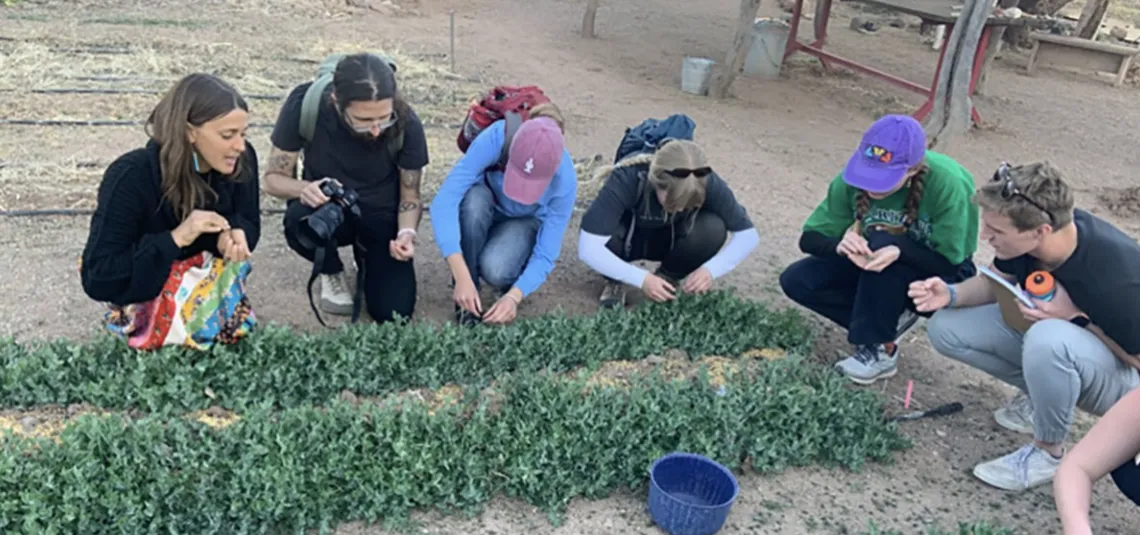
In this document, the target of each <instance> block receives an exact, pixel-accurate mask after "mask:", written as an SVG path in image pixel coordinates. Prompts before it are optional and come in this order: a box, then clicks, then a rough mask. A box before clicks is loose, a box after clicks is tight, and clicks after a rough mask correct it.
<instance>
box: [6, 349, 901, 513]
mask: <svg viewBox="0 0 1140 535" xmlns="http://www.w3.org/2000/svg"><path fill="white" fill-rule="evenodd" d="M643 343H647V342H643ZM750 366H751V367H742V368H741V369H740V371H738V372H737V373H733V374H731V375H729V376H727V377H726V378H725V388H724V389H723V390H722V391H719V392H718V390H717V389H716V388H713V387H712V384H711V383H710V382H709V380H708V375H707V374H706V373H700V374H698V375H697V376H695V377H692V378H688V379H679V378H677V377H673V376H667V375H665V374H662V373H657V372H654V371H650V372H647V373H645V374H642V375H639V376H636V377H633V378H631V379H630V380H629V381H628V382H627V383H626V384H624V385H622V386H613V387H598V386H596V385H595V386H594V387H590V388H588V387H587V386H588V385H587V381H588V379H587V377H586V374H585V373H584V372H583V373H569V374H566V373H562V374H556V373H551V372H549V371H542V372H538V373H534V372H531V371H529V370H515V371H514V372H504V373H503V374H502V375H501V376H500V377H499V379H498V380H496V381H494V382H493V384H490V385H489V386H487V387H485V388H477V387H473V386H467V387H465V388H464V389H463V390H462V393H461V395H460V396H459V399H458V400H457V401H456V403H454V404H445V405H444V406H441V407H437V408H435V409H433V410H429V407H428V405H426V404H424V403H423V402H417V401H415V400H412V399H410V398H407V397H400V396H389V397H386V398H381V399H378V400H374V401H369V402H363V403H351V402H347V401H342V400H338V399H332V400H330V401H329V402H328V403H326V404H324V405H321V406H315V405H299V406H295V407H289V408H284V409H274V408H271V407H255V408H251V409H250V410H249V411H248V412H247V413H245V414H243V416H242V418H241V419H240V420H239V421H237V422H236V423H234V424H232V425H230V426H227V427H224V428H211V427H209V426H206V425H204V424H201V423H198V422H196V421H193V420H189V419H184V418H167V417H164V416H163V415H161V414H151V415H146V416H143V417H140V418H137V419H132V418H130V417H127V416H124V415H121V414H120V415H95V414H91V415H85V416H82V417H80V418H79V419H78V420H77V421H75V422H73V423H72V424H71V425H70V426H68V427H67V428H66V429H65V430H64V431H63V433H62V435H60V437H59V440H58V441H53V440H48V439H34V438H19V437H9V438H7V439H5V440H3V441H0V532H4V533H87V534H99V533H128V534H134V533H138V534H142V533H203V534H205V533H240V534H246V533H303V532H304V531H305V530H309V529H317V530H319V531H320V532H322V533H326V532H328V531H329V530H331V529H333V528H335V527H336V526H337V525H338V524H340V523H342V522H346V521H365V522H376V521H380V520H393V519H401V518H406V517H407V515H408V513H409V512H410V511H412V510H414V509H419V508H436V509H439V510H441V511H444V512H451V513H456V512H465V513H468V514H473V513H478V512H479V511H480V508H481V507H483V506H484V505H485V504H486V502H487V501H488V500H490V499H491V498H492V497H494V496H496V495H498V494H503V495H507V496H513V497H517V498H520V499H522V500H525V501H526V502H528V503H530V504H533V505H534V506H536V507H539V508H541V509H543V510H545V511H546V512H547V513H548V514H549V515H550V518H551V519H552V520H553V521H555V522H558V521H559V518H560V515H561V513H562V512H563V511H564V510H565V507H566V505H567V503H568V502H569V501H570V500H571V499H572V498H574V497H577V496H582V497H587V498H600V497H604V496H607V495H609V494H610V493H612V492H614V491H616V490H621V489H625V490H632V491H639V490H643V487H644V485H645V484H646V481H647V468H648V466H649V464H650V463H651V462H652V460H653V459H655V458H657V457H658V456H660V455H663V454H665V453H667V452H670V451H677V450H684V451H691V452H697V453H701V454H704V455H708V456H710V457H711V458H714V459H716V460H718V461H720V462H722V463H724V464H726V465H727V466H729V467H731V468H732V469H734V470H738V471H739V470H748V469H750V470H754V471H759V472H773V471H779V470H783V469H785V468H787V467H791V466H800V465H807V464H823V465H830V466H834V467H837V468H841V469H849V470H858V469H859V468H861V467H862V466H863V465H864V463H866V462H868V461H872V462H883V461H887V460H888V459H889V456H890V454H891V452H893V451H895V450H898V449H900V448H905V447H907V446H908V445H909V443H908V442H907V441H906V440H905V439H904V438H902V437H901V436H900V435H899V434H898V433H897V430H896V427H895V425H896V424H893V423H888V422H886V421H884V419H883V418H882V400H881V399H880V397H879V396H878V395H877V394H875V393H873V392H871V391H867V390H856V389H851V388H849V387H847V385H846V384H845V383H844V382H843V380H842V379H841V378H839V377H838V376H836V375H835V374H834V373H831V372H829V371H828V370H826V369H821V368H819V367H817V366H815V365H812V364H809V363H807V362H806V361H805V360H804V359H802V358H794V357H793V358H788V359H784V360H781V361H774V362H767V361H763V360H757V361H752V364H751V365H750Z"/></svg>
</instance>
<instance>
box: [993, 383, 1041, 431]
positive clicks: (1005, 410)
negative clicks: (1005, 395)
mask: <svg viewBox="0 0 1140 535" xmlns="http://www.w3.org/2000/svg"><path fill="white" fill-rule="evenodd" d="M994 421H996V422H997V423H998V425H1000V426H1002V427H1004V428H1006V429H1009V430H1010V431H1016V432H1018V433H1024V434H1026V435H1032V434H1033V402H1032V401H1030V399H1029V395H1028V394H1026V393H1025V392H1020V391H1019V392H1018V393H1017V395H1016V396H1014V397H1013V399H1012V400H1010V401H1009V403H1006V404H1005V406H1004V407H1002V408H1000V409H998V410H996V411H994Z"/></svg>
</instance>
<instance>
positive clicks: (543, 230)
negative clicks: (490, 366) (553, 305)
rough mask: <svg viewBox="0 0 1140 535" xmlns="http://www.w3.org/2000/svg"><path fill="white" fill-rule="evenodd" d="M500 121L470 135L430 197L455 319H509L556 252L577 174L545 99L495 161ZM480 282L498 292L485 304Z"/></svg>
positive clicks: (554, 112) (560, 125) (503, 133)
mask: <svg viewBox="0 0 1140 535" xmlns="http://www.w3.org/2000/svg"><path fill="white" fill-rule="evenodd" d="M505 137H506V123H505V121H504V120H499V121H496V122H494V123H492V124H491V125H490V126H488V127H487V128H486V129H484V130H483V131H482V132H480V133H479V135H478V136H477V137H476V138H475V139H474V140H473V141H472V142H471V146H470V147H468V149H467V151H466V153H465V154H464V155H463V158H461V159H460V160H459V161H458V162H457V163H456V164H455V166H454V167H452V168H451V172H450V173H448V175H447V178H446V179H444V181H443V184H442V185H440V188H439V192H438V193H436V196H435V199H434V200H433V201H432V203H431V219H432V227H433V228H434V231H435V241H436V243H437V244H438V245H439V248H440V251H441V252H442V253H443V257H444V259H445V260H446V261H447V265H448V267H449V268H450V270H451V276H452V280H453V283H454V294H453V299H454V301H455V317H456V321H457V322H458V323H459V324H461V325H474V324H476V323H479V322H486V323H499V324H503V323H510V322H511V321H513V320H514V319H515V315H516V313H517V309H518V306H519V305H520V304H521V303H522V301H523V299H525V298H526V297H527V296H529V295H530V294H532V293H534V291H535V290H537V289H538V288H539V286H542V283H543V282H545V281H546V277H547V276H548V275H549V274H550V271H551V270H552V269H553V268H554V261H555V260H557V259H558V255H559V254H561V251H562V238H563V236H564V235H565V233H566V227H567V225H568V224H569V222H570V216H571V214H572V212H573V210H574V199H575V196H576V195H577V192H578V177H577V173H576V172H575V170H574V162H573V160H572V158H571V156H570V152H569V151H568V150H566V142H565V138H564V137H563V121H562V117H561V114H560V113H559V111H558V109H557V108H556V107H555V106H554V105H553V104H551V103H545V104H541V105H539V106H535V107H534V108H533V109H532V110H531V112H530V114H529V117H528V119H527V120H526V121H524V122H523V123H522V124H521V125H520V126H519V127H518V130H517V131H516V132H515V134H514V137H513V139H511V140H510V145H509V152H508V158H507V162H506V166H505V168H504V169H502V170H500V169H498V165H497V164H498V161H499V157H500V154H501V153H502V150H503V148H504V147H503V144H504V143H506V142H507V141H506V140H505V139H504V138H505ZM480 281H485V282H486V283H487V284H489V285H490V286H491V287H493V288H494V289H495V290H497V291H498V292H499V294H500V295H499V297H498V299H497V300H496V301H495V303H494V304H492V305H491V306H490V307H486V308H485V307H484V306H483V303H482V301H481V300H480V298H479V288H480V286H481V284H480Z"/></svg>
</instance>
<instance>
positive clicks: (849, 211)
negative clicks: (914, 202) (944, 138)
mask: <svg viewBox="0 0 1140 535" xmlns="http://www.w3.org/2000/svg"><path fill="white" fill-rule="evenodd" d="M926 165H927V167H928V168H929V171H928V172H927V174H926V178H925V179H924V180H923V194H922V199H921V200H920V201H919V203H918V221H917V222H915V223H914V224H912V225H911V226H910V229H909V232H908V235H909V237H910V238H911V239H912V240H914V241H915V242H916V243H919V244H922V245H925V246H926V247H929V248H931V249H933V250H935V251H937V252H938V253H939V254H941V255H942V256H944V257H946V259H947V260H949V261H950V263H951V264H959V263H961V262H963V261H964V260H966V259H967V258H969V257H970V256H972V255H973V254H974V251H976V250H977V248H978V217H979V216H978V207H977V205H976V204H974V203H973V202H972V201H971V197H972V196H973V194H974V177H973V175H971V174H970V172H969V171H967V170H966V168H964V167H962V166H961V165H960V164H958V162H955V161H954V160H953V159H952V158H950V157H949V156H946V155H945V154H941V153H937V152H934V151H926ZM858 191H859V190H857V189H855V188H853V187H851V186H848V185H847V183H846V182H844V181H843V173H840V174H839V175H838V176H836V177H835V179H834V180H832V181H831V186H830V187H828V189H827V198H825V199H824V200H823V201H822V202H820V203H819V206H817V207H816V208H815V210H814V211H813V212H812V213H811V216H809V217H808V219H807V221H806V222H805V223H804V226H803V230H804V231H815V232H819V233H821V234H823V235H825V236H828V237H832V238H839V237H842V236H843V233H844V232H846V231H847V229H848V228H850V227H851V225H852V224H853V223H854V222H855V196H856V194H857V193H858ZM909 191H910V188H909V187H904V188H902V189H900V190H899V191H896V192H895V193H893V194H891V196H890V197H887V198H885V199H879V200H876V199H869V200H870V201H871V202H870V205H871V208H870V210H868V211H867V214H866V216H864V218H863V233H864V236H866V234H867V232H868V231H869V230H870V229H871V227H873V226H875V225H886V226H888V227H892V226H893V227H897V226H899V225H901V224H902V220H903V216H904V215H905V213H906V212H905V206H906V197H907V195H908V194H909Z"/></svg>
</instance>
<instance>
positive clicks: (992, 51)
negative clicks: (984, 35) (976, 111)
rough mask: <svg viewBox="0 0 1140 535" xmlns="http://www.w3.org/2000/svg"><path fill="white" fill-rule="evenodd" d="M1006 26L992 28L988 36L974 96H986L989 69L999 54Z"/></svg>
mask: <svg viewBox="0 0 1140 535" xmlns="http://www.w3.org/2000/svg"><path fill="white" fill-rule="evenodd" d="M1006 28H1007V27H1006V26H998V27H997V28H994V30H993V33H992V34H990V43H989V45H988V48H986V56H985V59H983V60H982V69H981V71H982V72H981V74H979V75H978V83H977V84H976V85H975V86H974V94H976V95H985V94H986V87H987V86H986V81H987V80H989V77H990V69H992V68H993V64H994V58H996V57H997V55H998V54H999V53H1001V45H1002V43H1003V42H1004V40H1003V39H1004V38H1005V31H1006Z"/></svg>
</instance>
